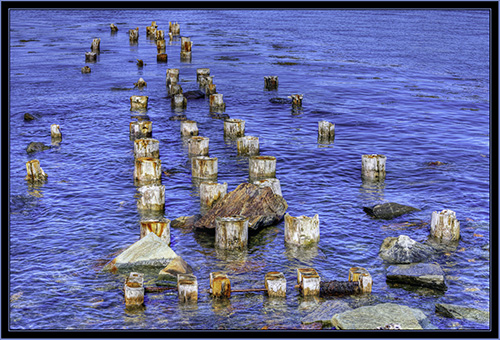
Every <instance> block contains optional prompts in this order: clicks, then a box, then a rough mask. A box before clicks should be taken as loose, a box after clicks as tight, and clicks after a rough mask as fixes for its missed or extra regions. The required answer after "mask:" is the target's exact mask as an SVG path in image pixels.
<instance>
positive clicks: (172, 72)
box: [166, 68, 179, 85]
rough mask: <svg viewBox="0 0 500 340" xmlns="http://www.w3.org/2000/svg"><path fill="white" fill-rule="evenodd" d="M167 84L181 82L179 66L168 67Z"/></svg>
mask: <svg viewBox="0 0 500 340" xmlns="http://www.w3.org/2000/svg"><path fill="white" fill-rule="evenodd" d="M166 75H167V77H166V81H167V85H173V84H177V83H178V82H179V69H178V68H167V72H166Z"/></svg>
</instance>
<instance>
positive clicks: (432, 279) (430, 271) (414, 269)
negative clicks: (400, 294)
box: [387, 263, 447, 290]
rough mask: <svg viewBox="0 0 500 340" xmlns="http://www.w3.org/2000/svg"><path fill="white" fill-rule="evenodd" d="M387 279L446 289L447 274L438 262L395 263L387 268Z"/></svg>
mask: <svg viewBox="0 0 500 340" xmlns="http://www.w3.org/2000/svg"><path fill="white" fill-rule="evenodd" d="M387 281H390V282H399V283H404V284H409V285H413V286H420V287H428V288H433V289H439V290H446V289H447V287H446V281H445V274H444V271H443V269H441V266H440V265H439V264H437V263H414V264H402V265H393V266H389V267H388V268H387Z"/></svg>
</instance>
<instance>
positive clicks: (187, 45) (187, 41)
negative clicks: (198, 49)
mask: <svg viewBox="0 0 500 340" xmlns="http://www.w3.org/2000/svg"><path fill="white" fill-rule="evenodd" d="M192 46H193V42H192V41H191V38H189V37H181V59H190V58H191V47H192Z"/></svg>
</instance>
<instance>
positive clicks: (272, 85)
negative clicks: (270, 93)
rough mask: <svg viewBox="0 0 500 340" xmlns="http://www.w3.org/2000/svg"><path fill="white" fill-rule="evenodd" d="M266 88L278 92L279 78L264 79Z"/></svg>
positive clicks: (269, 77)
mask: <svg viewBox="0 0 500 340" xmlns="http://www.w3.org/2000/svg"><path fill="white" fill-rule="evenodd" d="M264 87H265V88H266V90H277V89H278V76H268V77H264Z"/></svg>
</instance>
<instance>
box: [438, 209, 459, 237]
mask: <svg viewBox="0 0 500 340" xmlns="http://www.w3.org/2000/svg"><path fill="white" fill-rule="evenodd" d="M431 236H432V237H433V238H435V239H437V240H439V241H441V242H450V241H458V239H460V221H458V220H457V217H456V214H455V212H454V211H452V210H443V211H441V212H439V211H433V212H432V219H431Z"/></svg>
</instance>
